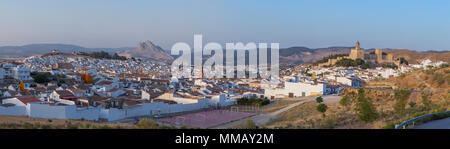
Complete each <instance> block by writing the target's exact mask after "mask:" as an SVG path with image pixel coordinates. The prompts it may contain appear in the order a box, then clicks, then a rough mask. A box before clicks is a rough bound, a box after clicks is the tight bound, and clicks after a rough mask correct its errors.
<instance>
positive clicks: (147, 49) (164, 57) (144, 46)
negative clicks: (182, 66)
mask: <svg viewBox="0 0 450 149" xmlns="http://www.w3.org/2000/svg"><path fill="white" fill-rule="evenodd" d="M119 55H121V56H126V57H136V58H144V59H149V60H155V61H163V62H171V61H172V60H173V57H172V56H170V54H169V53H167V52H166V51H164V50H163V49H162V48H161V47H159V46H157V45H155V44H153V43H152V42H151V41H148V40H147V41H145V42H140V43H139V44H138V45H137V48H136V49H133V50H126V51H124V52H121V53H119Z"/></svg>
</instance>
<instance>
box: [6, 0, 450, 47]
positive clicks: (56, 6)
mask: <svg viewBox="0 0 450 149" xmlns="http://www.w3.org/2000/svg"><path fill="white" fill-rule="evenodd" d="M448 5H449V2H448V1H434V2H432V3H428V2H421V1H407V2H406V1H395V2H391V1H372V2H360V1H351V0H348V1H339V2H336V1H285V2H282V3H277V4H273V3H271V2H270V1H246V2H238V1H200V0H199V1H191V2H183V1H170V2H164V1H152V2H148V1H134V3H122V2H120V1H96V2H91V1H88V2H86V1H81V2H75V1H67V2H58V1H52V0H46V1H32V2H27V3H25V2H16V1H4V2H2V5H0V13H1V14H2V15H1V16H2V18H3V19H4V20H3V21H2V22H3V23H2V24H1V25H0V46H19V45H26V44H34V43H64V44H74V45H80V46H83V47H90V48H116V47H130V46H134V45H135V44H136V42H138V41H145V40H151V41H153V42H155V43H157V44H158V45H160V46H161V47H162V48H163V49H170V47H171V46H172V45H173V44H174V43H176V42H188V43H190V42H192V35H193V34H203V35H204V36H205V42H211V41H215V42H219V43H226V42H237V41H241V42H244V43H247V42H279V43H280V48H287V47H294V46H305V47H309V48H323V47H330V46H352V45H353V44H354V42H355V41H356V40H359V41H360V42H361V43H364V48H392V49H410V50H418V51H422V50H436V51H448V50H450V43H448V42H446V39H449V37H450V27H449V26H448V25H447V24H449V20H448V19H443V18H446V16H447V14H449V13H450V12H449V11H448V10H447V9H446V8H447V7H446V6H448ZM37 6H38V7H37ZM217 6H221V7H217ZM163 8H164V9H163ZM355 12H358V13H355Z"/></svg>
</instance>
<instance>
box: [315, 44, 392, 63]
mask: <svg viewBox="0 0 450 149" xmlns="http://www.w3.org/2000/svg"><path fill="white" fill-rule="evenodd" d="M342 59H352V60H356V59H361V60H364V61H365V62H366V63H371V64H382V63H395V61H394V56H393V55H392V54H387V53H384V52H383V51H382V50H380V49H375V51H372V52H368V53H366V52H365V51H364V49H362V48H361V47H360V44H359V41H357V42H356V45H355V48H353V49H351V51H350V54H349V56H344V57H338V58H336V59H328V62H326V63H322V64H319V66H320V67H322V66H329V65H334V64H335V63H336V62H337V61H339V60H342Z"/></svg>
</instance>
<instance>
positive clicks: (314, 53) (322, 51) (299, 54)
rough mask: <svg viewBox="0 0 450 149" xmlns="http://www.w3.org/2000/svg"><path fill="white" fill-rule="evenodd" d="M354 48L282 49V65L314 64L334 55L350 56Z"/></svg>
mask: <svg viewBox="0 0 450 149" xmlns="http://www.w3.org/2000/svg"><path fill="white" fill-rule="evenodd" d="M351 48H352V47H329V48H318V49H310V48H306V47H291V48H285V49H280V64H303V63H312V62H314V61H316V60H320V59H322V58H323V57H326V56H329V55H333V54H348V53H350V49H351Z"/></svg>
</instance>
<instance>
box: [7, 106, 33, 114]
mask: <svg viewBox="0 0 450 149" xmlns="http://www.w3.org/2000/svg"><path fill="white" fill-rule="evenodd" d="M0 115H12V116H26V115H27V112H26V107H25V106H11V107H3V106H0Z"/></svg>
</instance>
